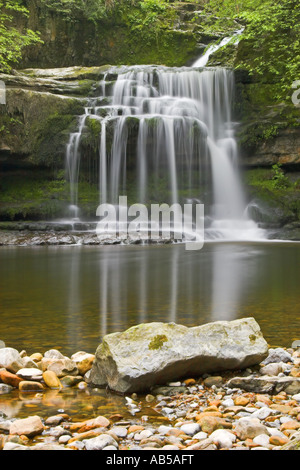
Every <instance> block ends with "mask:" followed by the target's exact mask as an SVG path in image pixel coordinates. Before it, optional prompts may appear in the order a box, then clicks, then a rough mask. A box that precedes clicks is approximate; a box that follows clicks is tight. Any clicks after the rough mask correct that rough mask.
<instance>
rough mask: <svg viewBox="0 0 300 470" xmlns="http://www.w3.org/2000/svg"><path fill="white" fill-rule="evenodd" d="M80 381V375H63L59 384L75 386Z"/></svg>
mask: <svg viewBox="0 0 300 470" xmlns="http://www.w3.org/2000/svg"><path fill="white" fill-rule="evenodd" d="M81 381H82V377H81V375H65V376H64V377H61V379H60V384H61V386H63V387H75V385H78V384H79V383H80V382H81Z"/></svg>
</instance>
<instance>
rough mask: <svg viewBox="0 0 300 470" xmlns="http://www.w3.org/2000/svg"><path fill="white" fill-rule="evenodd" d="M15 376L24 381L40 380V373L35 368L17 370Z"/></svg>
mask: <svg viewBox="0 0 300 470" xmlns="http://www.w3.org/2000/svg"><path fill="white" fill-rule="evenodd" d="M17 375H18V376H19V377H21V378H23V379H24V380H41V379H42V371H41V370H40V369H36V368H23V369H20V370H18V372H17Z"/></svg>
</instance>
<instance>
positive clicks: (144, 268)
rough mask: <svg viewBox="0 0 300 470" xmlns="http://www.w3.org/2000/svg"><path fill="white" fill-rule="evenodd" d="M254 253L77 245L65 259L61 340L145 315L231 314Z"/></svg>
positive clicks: (252, 275) (206, 317) (186, 320)
mask: <svg viewBox="0 0 300 470" xmlns="http://www.w3.org/2000/svg"><path fill="white" fill-rule="evenodd" d="M78 250H79V251H78ZM86 250H88V251H86ZM255 256H256V257H255ZM258 259H259V257H258V256H257V255H255V252H254V251H253V249H250V250H249V246H244V245H239V246H236V247H235V248H234V249H233V245H232V244H224V243H222V244H215V243H212V244H209V243H208V244H207V245H206V248H205V247H204V248H203V250H201V251H199V252H197V253H187V252H186V251H185V249H184V247H183V246H181V245H177V246H169V247H138V248H136V247H121V246H119V247H117V246H114V247H103V248H102V249H100V250H98V249H97V251H96V250H94V249H91V250H89V248H84V250H83V249H81V248H79V247H77V248H76V250H74V251H73V252H72V256H71V259H70V261H69V263H70V265H69V268H70V270H71V272H70V282H69V285H68V308H67V316H66V322H67V323H66V330H67V336H68V338H67V342H68V343H69V344H71V343H74V342H75V343H76V344H80V342H81V341H82V340H83V337H84V332H85V335H86V336H85V337H88V336H87V334H88V333H87V332H88V331H90V333H89V334H92V336H93V337H98V338H99V339H100V338H102V337H103V336H104V335H105V334H108V333H112V332H114V331H121V330H125V329H127V328H128V327H130V326H132V325H136V324H140V323H147V322H152V321H163V322H174V323H181V324H186V325H188V326H193V325H198V324H202V323H207V322H210V321H217V320H233V319H235V318H239V316H240V315H241V314H243V305H244V301H245V299H247V293H248V294H249V289H250V291H251V282H252V281H253V280H255V279H256V277H257V260H258ZM84 260H85V261H84ZM90 271H91V272H92V274H90Z"/></svg>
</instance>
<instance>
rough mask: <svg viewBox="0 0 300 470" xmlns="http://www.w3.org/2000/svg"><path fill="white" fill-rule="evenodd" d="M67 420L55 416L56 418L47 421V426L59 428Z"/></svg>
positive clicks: (60, 416)
mask: <svg viewBox="0 0 300 470" xmlns="http://www.w3.org/2000/svg"><path fill="white" fill-rule="evenodd" d="M64 420H65V417H64V415H62V414H61V415H54V416H49V418H47V419H46V421H45V424H46V425H47V426H57V425H58V424H60V423H62V422H63V421H64Z"/></svg>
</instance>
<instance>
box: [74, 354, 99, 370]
mask: <svg viewBox="0 0 300 470" xmlns="http://www.w3.org/2000/svg"><path fill="white" fill-rule="evenodd" d="M71 360H72V361H73V362H75V364H76V366H77V368H78V372H79V374H80V375H82V376H84V374H86V373H87V372H88V371H89V370H90V369H91V368H92V365H93V362H94V360H95V355H94V354H89V353H86V352H84V351H79V352H77V353H75V354H73V355H72V356H71Z"/></svg>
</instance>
